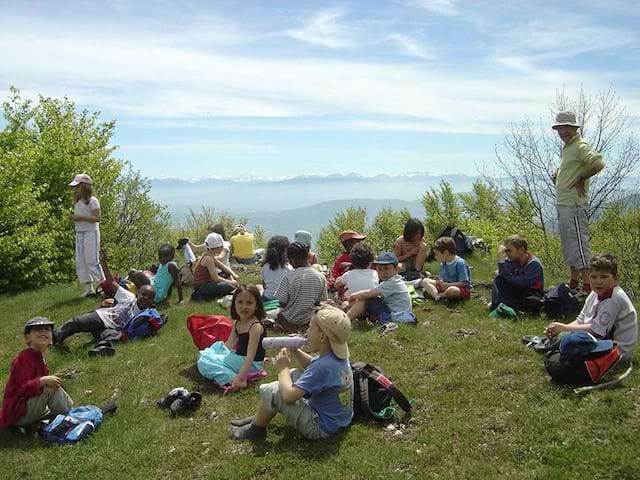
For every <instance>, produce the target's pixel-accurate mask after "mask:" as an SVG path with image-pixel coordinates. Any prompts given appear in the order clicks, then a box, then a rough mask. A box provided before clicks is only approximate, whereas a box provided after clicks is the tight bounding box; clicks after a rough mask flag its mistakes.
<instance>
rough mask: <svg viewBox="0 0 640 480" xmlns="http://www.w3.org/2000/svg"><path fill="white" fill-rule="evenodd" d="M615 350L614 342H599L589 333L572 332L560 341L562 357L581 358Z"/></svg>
mask: <svg viewBox="0 0 640 480" xmlns="http://www.w3.org/2000/svg"><path fill="white" fill-rule="evenodd" d="M612 348H613V341H611V340H598V339H597V338H596V337H594V336H593V335H592V334H590V333H588V332H571V333H568V334H566V335H565V336H564V337H562V340H561V341H560V355H564V356H568V357H580V356H585V355H589V354H592V353H602V352H608V351H609V350H611V349H612Z"/></svg>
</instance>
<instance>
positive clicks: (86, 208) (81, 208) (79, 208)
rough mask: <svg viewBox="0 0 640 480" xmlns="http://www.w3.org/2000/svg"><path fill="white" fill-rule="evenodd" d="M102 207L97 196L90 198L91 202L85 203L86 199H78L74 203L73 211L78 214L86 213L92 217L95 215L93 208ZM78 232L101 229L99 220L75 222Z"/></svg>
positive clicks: (85, 214)
mask: <svg viewBox="0 0 640 480" xmlns="http://www.w3.org/2000/svg"><path fill="white" fill-rule="evenodd" d="M99 208H100V202H99V201H98V199H97V198H96V197H91V198H90V199H89V203H88V204H86V203H84V200H78V201H77V202H76V203H75V204H74V205H73V213H75V214H76V215H84V216H86V217H90V216H92V215H93V212H92V210H97V209H99ZM73 224H74V226H75V229H76V232H92V231H94V230H99V229H100V227H99V223H98V222H73Z"/></svg>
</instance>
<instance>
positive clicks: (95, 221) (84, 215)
mask: <svg viewBox="0 0 640 480" xmlns="http://www.w3.org/2000/svg"><path fill="white" fill-rule="evenodd" d="M92 185H93V180H92V179H91V177H90V176H89V175H87V174H85V173H79V174H77V175H76V176H75V177H74V178H73V180H72V181H71V183H69V186H70V187H71V188H73V202H74V203H73V213H72V214H71V220H72V221H73V224H74V229H75V232H76V274H77V275H78V280H80V283H82V285H83V286H84V293H83V294H82V296H83V297H86V296H87V295H95V293H96V291H95V287H96V286H98V285H99V284H100V282H102V281H103V280H104V273H103V272H102V268H101V267H100V259H99V257H98V254H99V252H100V217H101V213H100V202H99V201H98V199H97V198H96V197H95V196H94V195H93V186H92Z"/></svg>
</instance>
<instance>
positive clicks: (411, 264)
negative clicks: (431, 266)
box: [393, 218, 427, 274]
mask: <svg viewBox="0 0 640 480" xmlns="http://www.w3.org/2000/svg"><path fill="white" fill-rule="evenodd" d="M393 253H395V255H396V257H398V262H400V263H399V264H398V269H399V272H400V274H402V273H404V272H408V271H415V272H418V273H419V272H421V271H422V267H423V266H424V262H425V260H426V259H427V244H426V243H425V241H424V225H423V224H422V222H421V221H420V220H418V219H417V218H410V219H409V220H407V223H405V225H404V231H403V233H402V236H401V237H399V238H398V239H397V240H396V244H395V247H394V248H393Z"/></svg>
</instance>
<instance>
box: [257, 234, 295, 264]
mask: <svg viewBox="0 0 640 480" xmlns="http://www.w3.org/2000/svg"><path fill="white" fill-rule="evenodd" d="M287 247H289V239H288V238H287V237H285V236H283V235H276V236H275V237H271V238H270V239H269V243H267V251H266V253H265V256H264V263H263V264H262V265H269V268H270V269H271V270H278V269H279V268H283V267H284V266H285V265H286V264H287V262H288V261H289V258H288V257H287Z"/></svg>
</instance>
